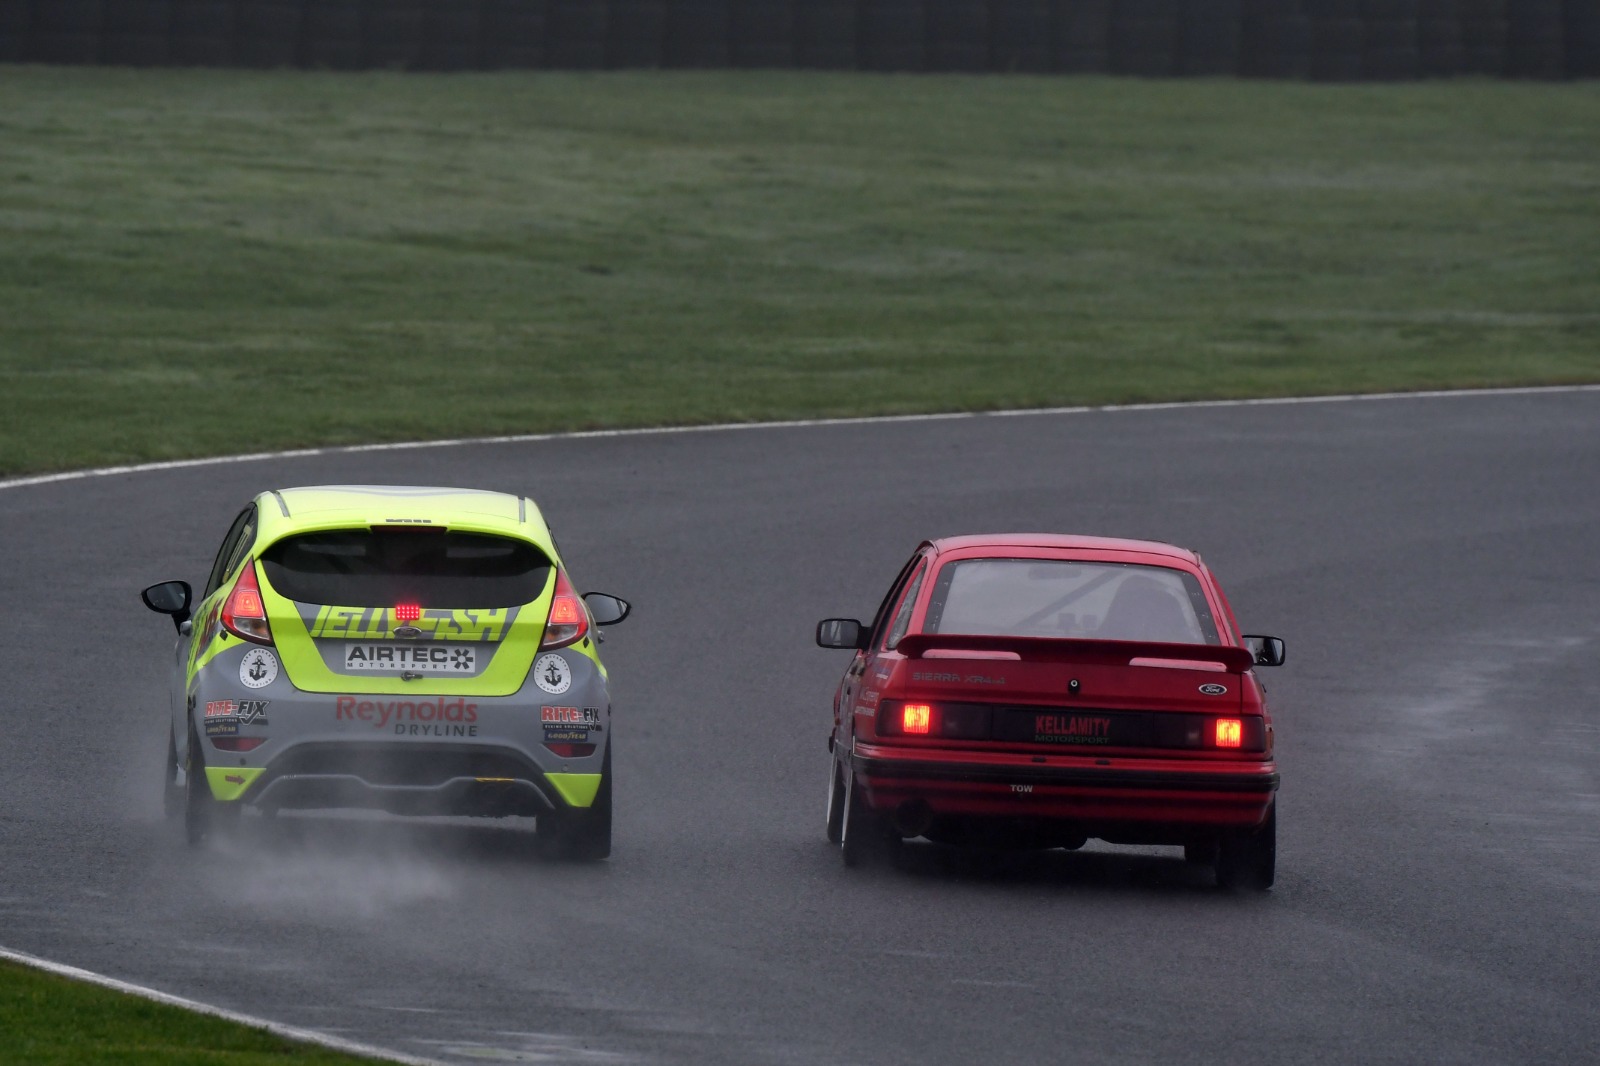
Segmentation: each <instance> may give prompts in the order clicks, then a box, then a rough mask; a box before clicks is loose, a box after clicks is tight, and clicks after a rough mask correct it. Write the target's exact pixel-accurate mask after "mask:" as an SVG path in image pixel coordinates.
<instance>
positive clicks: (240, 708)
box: [205, 700, 272, 736]
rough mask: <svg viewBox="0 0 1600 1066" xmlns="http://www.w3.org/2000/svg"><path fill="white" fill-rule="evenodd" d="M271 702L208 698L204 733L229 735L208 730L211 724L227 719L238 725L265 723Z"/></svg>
mask: <svg viewBox="0 0 1600 1066" xmlns="http://www.w3.org/2000/svg"><path fill="white" fill-rule="evenodd" d="M271 704H272V701H271V700H210V701H208V702H207V703H206V715H205V717H206V728H207V730H208V732H207V734H206V735H207V736H227V735H230V734H222V733H211V732H209V730H210V728H211V726H213V725H220V724H221V723H223V722H228V721H232V722H237V723H239V724H240V725H266V724H267V708H268V707H269V706H271Z"/></svg>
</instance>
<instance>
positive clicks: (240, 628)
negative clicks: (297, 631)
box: [222, 559, 272, 644]
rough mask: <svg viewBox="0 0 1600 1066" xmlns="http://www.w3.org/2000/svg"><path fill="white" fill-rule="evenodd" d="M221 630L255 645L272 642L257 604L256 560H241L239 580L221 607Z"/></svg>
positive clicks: (259, 594)
mask: <svg viewBox="0 0 1600 1066" xmlns="http://www.w3.org/2000/svg"><path fill="white" fill-rule="evenodd" d="M222 627H223V628H224V629H226V630H227V631H228V632H230V633H232V634H233V635H234V636H236V637H239V638H240V639H242V640H248V641H251V642H253V643H256V644H271V643H272V627H271V626H269V625H268V624H267V611H266V608H265V607H264V606H263V605H262V602H261V586H260V585H259V584H258V583H257V582H256V561H255V560H254V559H249V560H246V561H245V564H244V569H243V570H241V571H240V572H239V580H237V581H235V582H234V583H233V591H232V592H230V593H228V600H227V602H226V603H224V604H223V605H222Z"/></svg>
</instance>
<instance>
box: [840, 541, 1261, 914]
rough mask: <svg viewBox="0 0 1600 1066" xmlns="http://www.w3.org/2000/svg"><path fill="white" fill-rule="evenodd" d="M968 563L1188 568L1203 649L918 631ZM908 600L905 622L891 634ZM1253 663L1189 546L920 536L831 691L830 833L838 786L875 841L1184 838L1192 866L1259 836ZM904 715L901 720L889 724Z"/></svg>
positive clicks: (1257, 694)
mask: <svg viewBox="0 0 1600 1066" xmlns="http://www.w3.org/2000/svg"><path fill="white" fill-rule="evenodd" d="M969 559H1007V560H1038V561H1040V562H1045V561H1072V562H1083V563H1112V564H1132V565H1135V566H1149V567H1160V568H1164V569H1166V570H1172V571H1179V572H1181V573H1183V574H1189V575H1192V577H1193V578H1194V579H1195V581H1197V582H1198V588H1199V591H1200V593H1201V594H1202V595H1203V597H1204V603H1205V606H1206V607H1207V608H1208V609H1209V612H1210V619H1211V622H1212V624H1213V626H1214V631H1215V632H1214V637H1215V639H1216V641H1217V643H1214V644H1212V643H1207V644H1204V645H1200V644H1197V643H1193V642H1188V643H1182V644H1176V643H1163V642H1152V641H1148V640H1140V641H1129V640H1101V639H1088V638H1051V637H1037V636H1029V637H1013V636H962V635H959V634H950V633H937V634H927V633H925V632H924V629H923V627H924V623H925V622H926V621H927V619H928V615H929V607H930V600H931V599H932V598H933V597H934V595H935V589H936V588H937V587H938V586H939V575H940V573H941V571H942V569H943V568H945V567H947V566H949V565H950V564H952V563H955V562H958V561H962V560H969ZM1139 572H1140V573H1143V571H1139ZM1185 587H1187V588H1191V589H1192V588H1193V587H1194V586H1193V585H1192V584H1186V586H1185ZM946 588H948V583H946ZM1193 596H1194V594H1193V593H1191V594H1190V598H1191V601H1193ZM908 599H909V601H910V602H909V612H910V613H909V622H908V623H902V624H904V629H905V632H904V635H903V636H900V637H899V639H898V641H895V640H894V639H893V638H894V633H893V629H894V626H895V623H896V622H897V621H899V620H903V618H904V612H905V611H906V610H907V600H908ZM819 640H820V637H819ZM863 642H866V638H864V640H863ZM1256 663H1257V658H1256V655H1255V653H1254V652H1253V651H1252V650H1251V649H1250V648H1248V647H1247V646H1246V645H1245V642H1244V639H1243V638H1242V637H1241V635H1240V633H1239V630H1238V626H1237V623H1236V622H1235V620H1234V616H1233V612H1232V610H1231V608H1230V607H1229V605H1228V602H1227V600H1226V598H1225V597H1224V596H1223V593H1222V590H1221V588H1220V587H1219V586H1218V584H1217V582H1216V579H1215V578H1214V576H1213V575H1212V574H1211V572H1210V570H1209V569H1208V568H1207V567H1206V566H1205V564H1204V563H1203V562H1202V561H1201V560H1200V558H1199V556H1197V555H1196V554H1194V553H1193V552H1190V551H1187V550H1184V549H1182V548H1176V547H1173V546H1171V545H1166V544H1157V543H1152V542H1145V541H1127V540H1111V539H1104V538H1090V537H1070V536H1060V535H1015V534H1013V535H1003V536H977V537H958V538H951V539H946V540H939V541H930V542H925V543H924V544H922V545H921V546H920V547H919V548H918V549H917V552H916V554H915V555H914V556H913V557H912V559H911V561H909V562H908V563H907V564H906V566H905V567H904V568H903V569H902V571H901V573H900V576H899V577H898V578H897V579H896V581H895V584H894V585H893V586H892V587H891V589H890V592H889V594H888V595H887V596H886V597H885V599H884V601H883V604H882V606H880V608H879V611H878V615H877V617H876V619H875V620H874V622H873V623H872V626H871V629H870V643H868V645H867V646H866V647H865V648H862V649H860V650H857V651H856V653H855V657H854V659H853V660H852V662H851V664H850V667H849V669H848V670H847V671H846V672H845V675H844V678H843V679H842V681H841V682H840V685H839V688H838V691H837V694H836V696H835V702H834V709H835V717H834V732H833V735H832V736H831V737H830V741H829V747H830V750H831V751H832V752H833V753H834V759H835V767H836V770H835V776H834V777H833V778H832V779H831V780H830V789H831V790H832V791H831V792H830V825H829V830H830V836H835V835H836V827H835V815H834V813H833V807H832V804H833V803H835V802H844V801H845V800H844V799H843V798H841V796H840V793H841V792H842V793H845V794H846V795H847V796H848V797H849V799H848V801H849V802H853V803H854V804H856V805H857V806H856V807H855V808H853V809H854V810H856V811H857V813H858V817H859V816H860V815H861V814H867V813H870V815H871V820H872V821H873V822H874V823H875V828H874V832H876V831H877V830H878V829H885V830H887V831H888V835H889V836H891V837H897V836H919V835H921V836H928V837H930V838H933V839H942V840H945V841H947V842H950V843H957V844H972V845H983V844H985V843H991V842H995V841H1000V840H1006V841H1010V842H1013V843H1015V842H1017V841H1023V842H1027V843H1032V844H1034V845H1037V846H1052V845H1064V846H1067V847H1073V846H1077V845H1078V844H1081V843H1082V841H1083V839H1085V838H1090V837H1096V838H1101V839H1105V840H1110V841H1113V842H1120V843H1170V844H1183V845H1187V846H1189V847H1191V848H1193V849H1194V851H1195V852H1196V853H1197V854H1199V855H1202V856H1204V855H1206V854H1208V849H1212V850H1214V849H1215V848H1216V847H1217V845H1218V844H1219V843H1223V844H1224V845H1226V842H1227V841H1231V840H1243V839H1246V838H1249V837H1251V835H1252V834H1255V835H1257V836H1259V835H1260V834H1262V833H1263V832H1264V831H1265V830H1266V829H1271V828H1272V827H1273V826H1274V825H1275V819H1271V820H1269V818H1270V815H1271V814H1272V811H1273V800H1274V795H1275V792H1276V789H1277V786H1278V774H1277V767H1276V764H1275V763H1274V761H1273V751H1272V747H1273V730H1272V719H1271V715H1270V714H1269V712H1268V709H1267V704H1266V700H1265V691H1264V688H1263V687H1262V685H1261V684H1260V683H1259V681H1258V680H1257V678H1256V676H1255V665H1256ZM1219 689H1220V690H1221V691H1219ZM908 704H910V705H912V706H914V707H915V708H917V710H916V711H915V712H914V713H912V714H910V715H905V713H904V707H905V706H906V705H908ZM924 706H926V707H928V708H929V709H930V712H931V714H932V717H933V724H932V727H931V728H929V731H928V732H927V733H925V734H922V735H915V734H908V733H906V732H905V731H904V728H903V727H904V725H905V723H906V722H907V721H909V722H910V723H911V724H912V726H913V727H914V728H924V727H925V726H924V721H925V719H926V718H927V717H928V715H929V713H930V712H924V711H923V710H921V708H922V707H924ZM1219 719H1226V720H1229V722H1230V724H1229V725H1228V726H1225V727H1222V729H1221V730H1220V733H1221V734H1222V735H1224V736H1227V737H1232V736H1233V731H1234V730H1235V729H1237V730H1238V735H1239V737H1240V738H1241V741H1240V745H1239V747H1237V748H1223V747H1218V746H1217V743H1216V741H1217V735H1218V733H1219V730H1218V727H1216V725H1215V723H1216V722H1217V720H1219ZM1235 720H1236V721H1237V722H1238V723H1239V725H1238V727H1234V726H1232V725H1231V722H1232V721H1235ZM1264 827H1265V828H1264ZM1258 850H1259V847H1258ZM848 860H849V856H848V855H847V861H848ZM1220 877H1221V874H1220V873H1219V878H1220ZM1270 883H1271V868H1270V861H1269V863H1268V868H1267V873H1266V885H1270ZM1259 887H1265V885H1260V886H1259Z"/></svg>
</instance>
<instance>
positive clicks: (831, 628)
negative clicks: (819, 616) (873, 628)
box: [817, 618, 868, 650]
mask: <svg viewBox="0 0 1600 1066" xmlns="http://www.w3.org/2000/svg"><path fill="white" fill-rule="evenodd" d="M867 636H868V630H867V627H866V626H864V625H862V624H861V623H860V622H858V621H856V620H855V619H854V618H825V619H823V620H822V621H820V622H818V623H817V647H819V648H850V649H854V650H859V649H862V648H865V647H866V646H867Z"/></svg>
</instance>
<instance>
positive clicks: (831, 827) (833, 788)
mask: <svg viewBox="0 0 1600 1066" xmlns="http://www.w3.org/2000/svg"><path fill="white" fill-rule="evenodd" d="M844 799H845V796H844V782H843V781H841V780H840V779H839V764H838V763H836V762H834V761H833V760H832V759H829V760H828V843H830V844H837V843H839V841H840V840H841V839H842V838H843V835H844Z"/></svg>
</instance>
